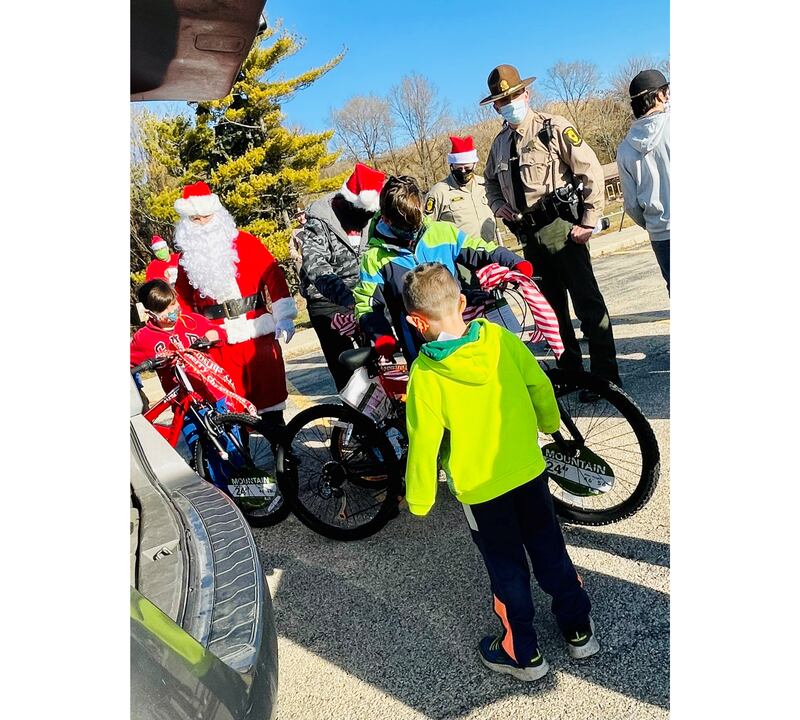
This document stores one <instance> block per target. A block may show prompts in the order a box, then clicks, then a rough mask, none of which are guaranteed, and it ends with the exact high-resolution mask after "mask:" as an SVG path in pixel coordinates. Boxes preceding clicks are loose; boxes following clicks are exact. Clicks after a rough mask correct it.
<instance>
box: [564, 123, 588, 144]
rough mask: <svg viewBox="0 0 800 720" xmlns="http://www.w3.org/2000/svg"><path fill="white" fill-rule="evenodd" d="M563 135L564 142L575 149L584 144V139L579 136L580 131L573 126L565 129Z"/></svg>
mask: <svg viewBox="0 0 800 720" xmlns="http://www.w3.org/2000/svg"><path fill="white" fill-rule="evenodd" d="M561 134H562V135H563V136H564V140H566V141H567V142H568V143H569V144H570V145H574V146H575V147H578V146H579V145H580V144H581V143H582V142H583V138H582V137H581V136H580V135H578V131H577V130H576V129H575V128H574V127H572V125H570V126H569V127H565V128H564V129H563V130H562V131H561Z"/></svg>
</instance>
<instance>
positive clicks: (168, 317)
mask: <svg viewBox="0 0 800 720" xmlns="http://www.w3.org/2000/svg"><path fill="white" fill-rule="evenodd" d="M152 315H153V317H154V318H155V319H156V320H158V321H159V322H163V323H169V324H170V325H174V324H175V323H176V322H178V318H179V317H180V316H181V311H180V309H178V310H171V311H170V312H168V313H164V314H163V315H156V314H155V313H153V314H152Z"/></svg>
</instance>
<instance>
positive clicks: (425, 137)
mask: <svg viewBox="0 0 800 720" xmlns="http://www.w3.org/2000/svg"><path fill="white" fill-rule="evenodd" d="M389 105H390V106H391V109H392V112H393V113H394V115H395V117H396V118H397V120H398V121H399V125H400V127H401V128H402V130H403V131H404V134H405V135H406V137H407V138H408V140H410V141H411V144H412V145H413V147H414V150H415V154H416V161H417V163H418V165H419V175H420V177H419V178H418V179H419V180H420V182H421V184H422V185H423V187H424V188H429V187H430V186H431V185H432V184H433V183H434V182H435V181H436V177H437V175H438V174H439V173H440V172H441V167H440V166H441V160H442V152H441V148H440V145H441V143H438V144H437V142H436V139H437V136H439V135H441V134H442V132H443V131H444V130H445V127H446V124H447V123H448V122H449V120H448V114H447V113H448V105H447V102H446V101H445V100H443V99H441V98H440V97H439V96H438V92H437V90H436V88H435V87H434V86H433V85H432V84H431V82H430V81H429V80H428V79H427V78H425V77H423V76H422V75H418V74H417V73H411V74H410V75H405V76H404V77H403V78H402V80H401V82H400V84H399V85H396V86H395V87H393V88H392V89H391V90H390V91H389Z"/></svg>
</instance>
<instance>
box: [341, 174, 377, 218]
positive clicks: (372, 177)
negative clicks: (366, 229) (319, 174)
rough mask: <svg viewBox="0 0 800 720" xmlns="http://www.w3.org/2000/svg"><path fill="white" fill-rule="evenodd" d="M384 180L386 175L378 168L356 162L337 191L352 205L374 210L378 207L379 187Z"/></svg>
mask: <svg viewBox="0 0 800 720" xmlns="http://www.w3.org/2000/svg"><path fill="white" fill-rule="evenodd" d="M385 180H386V175H384V174H383V173H382V172H381V171H380V170H373V169H372V168H371V167H367V166H366V165H362V164H361V163H356V167H355V169H354V170H353V174H352V175H351V176H350V177H349V178H347V181H346V182H345V184H344V185H342V189H341V190H340V191H339V192H340V193H341V194H342V195H344V198H345V200H347V201H348V202H349V203H351V204H352V205H355V206H356V207H358V208H362V209H363V210H371V211H372V212H375V211H376V210H379V209H380V195H381V189H382V188H383V183H384V181H385Z"/></svg>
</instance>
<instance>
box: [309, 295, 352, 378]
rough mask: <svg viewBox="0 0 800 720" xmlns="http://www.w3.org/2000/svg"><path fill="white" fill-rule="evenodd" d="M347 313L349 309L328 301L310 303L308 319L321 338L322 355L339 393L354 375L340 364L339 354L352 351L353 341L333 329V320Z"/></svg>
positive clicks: (312, 301)
mask: <svg viewBox="0 0 800 720" xmlns="http://www.w3.org/2000/svg"><path fill="white" fill-rule="evenodd" d="M346 312H348V309H347V308H345V307H341V306H339V305H334V304H333V303H330V302H327V301H326V300H309V301H308V317H309V319H310V320H311V326H312V327H313V328H314V332H315V333H317V337H318V338H319V344H320V347H321V348H322V354H323V355H324V356H325V362H326V363H327V364H328V370H330V373H331V375H332V376H333V382H334V384H335V385H336V390H337V391H340V390H341V389H342V388H343V387H344V386H345V385H347V381H348V380H349V379H350V375H351V374H352V373H351V372H350V371H349V370H348V369H347V368H346V367H344V366H343V365H342V364H341V363H340V362H339V354H340V353H342V352H344V351H345V350H352V349H353V341H352V340H351V339H350V338H349V337H345V336H342V335H341V334H340V333H339V331H338V330H334V329H333V328H332V327H331V318H333V316H334V315H335V314H336V313H346Z"/></svg>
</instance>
